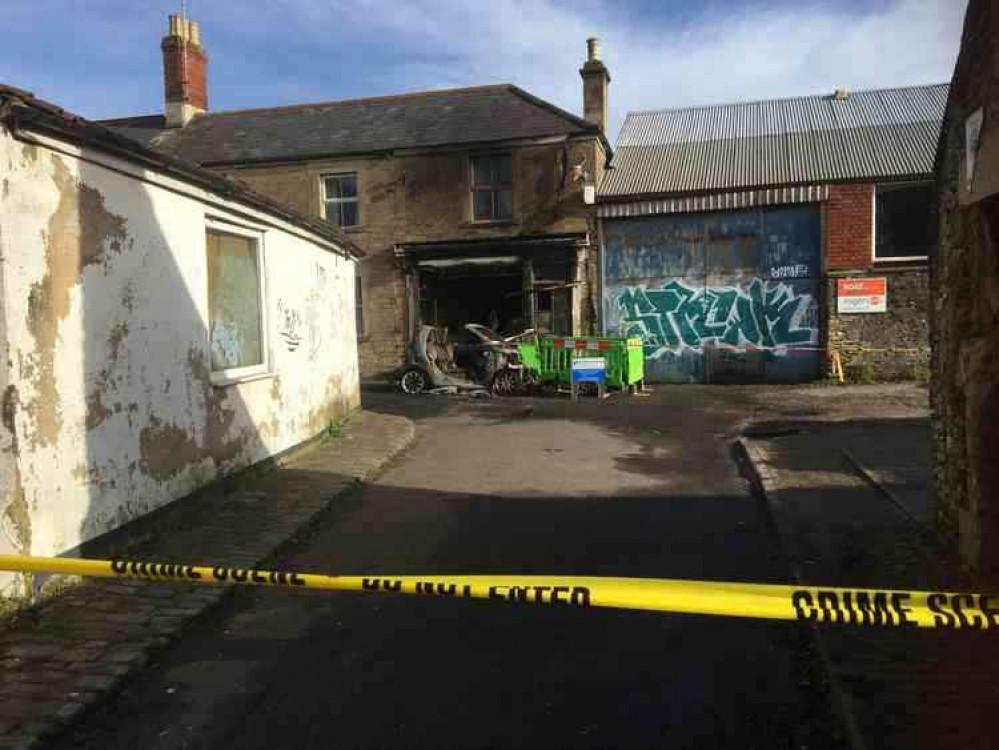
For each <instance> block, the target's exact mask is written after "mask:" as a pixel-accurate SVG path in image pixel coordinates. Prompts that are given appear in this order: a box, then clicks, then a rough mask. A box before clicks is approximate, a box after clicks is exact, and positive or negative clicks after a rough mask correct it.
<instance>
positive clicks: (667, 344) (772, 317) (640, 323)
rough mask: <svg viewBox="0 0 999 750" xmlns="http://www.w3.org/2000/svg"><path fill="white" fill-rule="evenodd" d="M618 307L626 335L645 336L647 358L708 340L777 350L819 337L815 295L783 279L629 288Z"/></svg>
mask: <svg viewBox="0 0 999 750" xmlns="http://www.w3.org/2000/svg"><path fill="white" fill-rule="evenodd" d="M618 305H619V307H620V309H621V311H622V312H623V314H624V315H623V319H622V321H621V324H620V329H621V335H624V336H640V337H641V338H642V340H643V341H644V342H645V355H646V357H653V358H655V357H661V356H663V355H664V354H666V353H667V352H669V353H674V354H676V353H679V352H681V351H683V350H685V349H689V350H693V351H695V352H700V351H702V347H703V346H704V345H705V344H714V345H715V346H722V347H737V346H754V347H759V348H761V349H778V348H781V347H787V346H794V345H801V344H812V343H815V342H816V341H817V340H818V326H817V321H816V306H815V304H814V300H813V297H812V295H810V294H796V293H795V291H794V289H793V288H792V287H791V286H790V285H789V284H785V283H782V282H779V283H772V282H766V281H763V280H762V279H753V280H752V281H751V282H749V284H748V285H747V286H746V287H734V286H724V287H690V286H687V285H686V284H684V283H683V282H682V281H679V280H673V281H671V282H669V283H668V284H666V285H665V286H663V287H662V288H661V289H646V288H642V287H628V288H627V289H625V290H623V291H622V292H621V293H620V294H619V296H618Z"/></svg>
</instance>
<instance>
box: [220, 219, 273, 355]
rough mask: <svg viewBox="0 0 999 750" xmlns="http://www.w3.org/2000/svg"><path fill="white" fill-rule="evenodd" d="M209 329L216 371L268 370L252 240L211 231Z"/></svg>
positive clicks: (257, 263) (255, 251)
mask: <svg viewBox="0 0 999 750" xmlns="http://www.w3.org/2000/svg"><path fill="white" fill-rule="evenodd" d="M207 240H208V325H209V337H210V341H211V350H212V370H215V371H219V370H233V369H237V368H243V367H252V366H254V365H262V364H264V346H263V341H262V340H261V338H262V337H261V330H262V327H263V326H262V320H261V309H260V298H261V295H260V267H259V262H260V258H259V252H258V247H257V241H256V240H255V239H253V238H252V237H244V236H242V235H238V234H227V233H225V232H220V231H217V230H214V229H209V230H208V233H207Z"/></svg>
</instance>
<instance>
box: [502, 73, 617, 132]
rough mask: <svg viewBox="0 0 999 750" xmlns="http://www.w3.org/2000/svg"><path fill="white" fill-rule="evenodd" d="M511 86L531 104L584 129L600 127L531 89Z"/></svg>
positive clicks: (512, 89) (515, 92)
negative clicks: (535, 93)
mask: <svg viewBox="0 0 999 750" xmlns="http://www.w3.org/2000/svg"><path fill="white" fill-rule="evenodd" d="M509 88H510V91H511V92H513V93H514V94H516V95H517V96H519V97H520V98H521V99H523V100H525V101H526V102H528V103H529V104H533V105H535V106H537V107H542V108H543V109H547V110H548V111H549V112H552V113H553V114H556V115H558V116H559V117H562V118H564V119H566V120H569V122H571V123H573V124H574V125H578V126H579V127H581V128H583V129H584V130H592V131H597V130H599V129H600V128H599V126H597V125H596V124H595V123H592V122H590V121H589V120H587V119H586V118H584V117H580V116H579V115H575V114H573V113H572V112H570V111H568V110H566V109H562V108H561V107H559V106H558V105H557V104H552V103H551V102H550V101H548V100H546V99H542V98H541V97H540V96H535V95H534V94H532V93H531V92H530V91H527V90H526V89H522V88H520V86H517V85H515V84H509Z"/></svg>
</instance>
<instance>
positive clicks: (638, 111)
mask: <svg viewBox="0 0 999 750" xmlns="http://www.w3.org/2000/svg"><path fill="white" fill-rule="evenodd" d="M949 85H950V82H949V81H943V82H940V83H915V84H909V85H906V86H888V87H886V88H873V89H856V90H853V91H850V90H848V92H849V94H850V95H851V96H853V95H854V94H871V93H877V92H886V91H906V90H909V89H932V88H940V87H941V86H949ZM831 98H832V94H831V93H822V94H802V95H800V96H778V97H774V98H772V99H743V100H740V101H730V102H716V103H712V104H693V105H691V106H687V107H658V108H653V109H636V110H632V111H631V112H628V113H627V114H626V115H625V121H627V120H628V118H630V117H631V116H632V115H655V114H662V113H666V112H683V111H693V110H701V109H719V108H721V107H738V106H742V105H749V104H769V103H771V102H791V101H800V100H802V99H831ZM847 101H849V100H847ZM622 129H623V128H622Z"/></svg>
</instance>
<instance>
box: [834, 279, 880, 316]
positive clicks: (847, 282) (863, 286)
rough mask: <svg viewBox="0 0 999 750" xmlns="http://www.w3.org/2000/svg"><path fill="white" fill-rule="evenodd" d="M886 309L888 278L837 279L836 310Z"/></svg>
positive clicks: (854, 311) (868, 310) (873, 310)
mask: <svg viewBox="0 0 999 750" xmlns="http://www.w3.org/2000/svg"><path fill="white" fill-rule="evenodd" d="M887 309H888V279H886V278H883V277H882V278H876V279H839V280H838V281H837V282H836V312H840V313H870V312H885V311H886V310H887Z"/></svg>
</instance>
